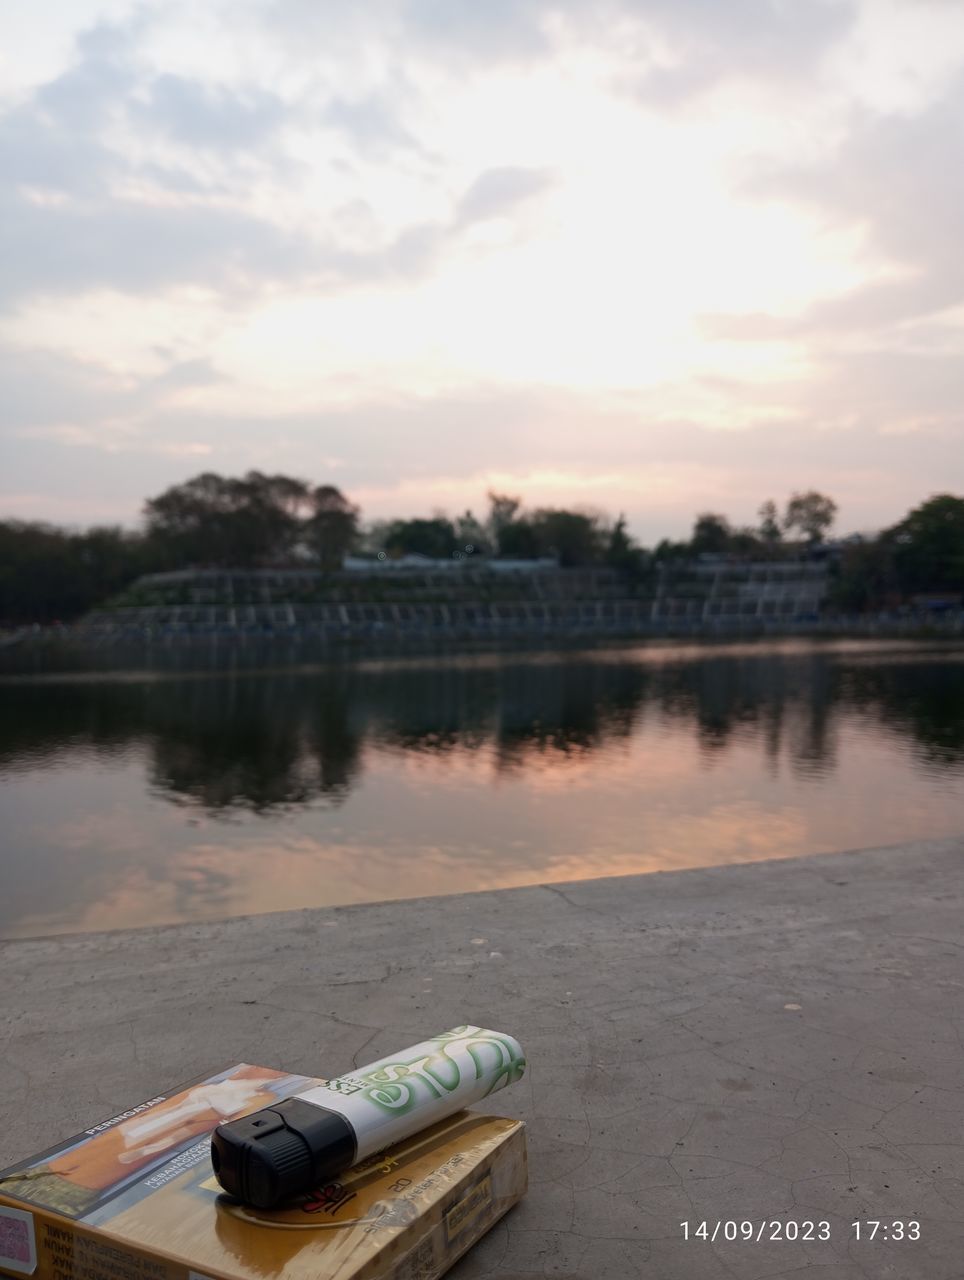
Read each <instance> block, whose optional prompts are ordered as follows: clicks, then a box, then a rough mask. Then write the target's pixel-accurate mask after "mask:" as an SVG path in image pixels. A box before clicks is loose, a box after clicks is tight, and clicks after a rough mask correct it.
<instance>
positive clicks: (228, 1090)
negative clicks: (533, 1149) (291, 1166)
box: [0, 1063, 527, 1280]
mask: <svg viewBox="0 0 964 1280" xmlns="http://www.w3.org/2000/svg"><path fill="white" fill-rule="evenodd" d="M320 1083H322V1082H321V1081H319V1080H316V1079H311V1078H309V1077H306V1076H298V1075H290V1074H287V1073H285V1072H282V1071H274V1070H271V1069H270V1068H266V1067H254V1066H249V1065H247V1064H244V1063H242V1064H239V1065H236V1066H233V1067H230V1068H228V1069H226V1070H224V1071H221V1072H219V1073H217V1074H216V1075H213V1076H210V1077H208V1078H206V1079H203V1080H197V1081H195V1082H194V1083H193V1084H191V1085H187V1086H185V1087H182V1088H180V1089H178V1090H176V1091H174V1092H173V1093H164V1094H159V1095H157V1096H156V1097H153V1098H150V1099H148V1101H146V1102H143V1103H140V1104H139V1105H138V1106H135V1107H131V1108H130V1109H129V1110H127V1111H124V1112H122V1113H121V1114H120V1115H117V1116H113V1117H111V1118H110V1119H108V1120H105V1121H104V1122H103V1123H102V1124H96V1125H94V1126H93V1127H92V1128H90V1129H87V1130H85V1132H84V1133H82V1134H79V1135H77V1136H76V1137H74V1138H71V1139H70V1140H69V1141H68V1142H64V1143H61V1144H60V1145H59V1146H57V1147H53V1148H51V1149H50V1150H49V1151H45V1152H43V1153H42V1154H40V1155H38V1156H34V1157H32V1158H30V1159H29V1160H25V1161H22V1162H21V1163H20V1164H18V1165H15V1166H13V1167H12V1168H10V1169H6V1170H4V1171H3V1172H2V1173H0V1274H2V1275H4V1276H10V1277H16V1278H17V1280H19V1278H20V1277H23V1276H36V1277H37V1280H208V1278H210V1280H271V1278H272V1277H280V1276H282V1274H283V1276H284V1280H435V1277H437V1276H441V1275H443V1274H444V1273H445V1272H446V1271H447V1270H448V1269H449V1267H451V1266H452V1264H453V1263H454V1262H455V1261H456V1260H457V1259H458V1258H460V1257H461V1256H462V1254H463V1253H465V1251H466V1250H467V1249H469V1248H470V1247H471V1246H472V1245H473V1244H474V1243H475V1241H476V1240H478V1239H479V1238H480V1237H481V1236H483V1235H484V1234H485V1232H486V1231H488V1229H489V1228H490V1227H491V1226H492V1224H493V1223H494V1222H496V1221H497V1220H498V1219H499V1218H500V1217H501V1216H502V1215H503V1214H504V1213H505V1212H506V1211H507V1210H508V1209H510V1208H511V1207H512V1205H514V1204H515V1203H516V1202H517V1201H518V1200H519V1199H520V1198H521V1197H522V1196H523V1195H524V1194H525V1191H526V1184H527V1172H526V1146H525V1126H524V1124H523V1123H522V1122H521V1121H518V1120H509V1119H505V1118H503V1117H500V1116H490V1115H480V1114H476V1113H472V1112H469V1111H460V1112H459V1113H458V1114H457V1115H454V1116H452V1117H451V1118H449V1119H448V1120H442V1121H440V1122H439V1123H437V1124H435V1125H434V1126H433V1127H431V1128H429V1129H425V1130H423V1131H422V1132H420V1133H417V1134H415V1135H414V1136H413V1137H411V1138H408V1139H405V1140H404V1141H402V1142H400V1143H398V1144H397V1145H396V1146H394V1147H390V1148H389V1149H388V1150H386V1151H384V1152H382V1153H381V1154H380V1155H378V1156H373V1157H372V1158H370V1159H369V1160H367V1161H365V1162H363V1163H362V1164H359V1165H356V1166H355V1167H354V1168H352V1169H349V1170H347V1171H346V1172H345V1173H344V1174H342V1175H340V1176H339V1178H338V1179H337V1180H333V1181H330V1182H328V1183H327V1184H326V1185H324V1186H319V1187H316V1188H314V1189H313V1190H312V1191H311V1192H310V1193H307V1194H305V1195H302V1196H299V1197H297V1198H296V1199H295V1200H293V1201H290V1202H288V1203H287V1204H286V1205H285V1206H284V1207H282V1208H278V1209H273V1210H258V1209H253V1208H251V1207H249V1206H247V1205H244V1204H241V1203H240V1202H238V1201H236V1200H234V1199H232V1198H231V1197H230V1196H227V1195H226V1194H225V1193H224V1192H223V1191H222V1189H221V1187H220V1185H219V1183H218V1182H217V1180H216V1179H215V1177H214V1171H213V1168H212V1166H211V1160H210V1135H211V1132H212V1130H213V1129H214V1128H215V1126H216V1125H218V1124H219V1123H221V1121H222V1120H227V1119H234V1118H237V1117H238V1116H242V1115H247V1114H248V1113H249V1112H251V1111H256V1110H258V1109H259V1108H261V1107H264V1106H270V1105H271V1104H272V1103H274V1102H277V1101H278V1099H280V1098H283V1097H288V1096H289V1095H291V1094H293V1093H299V1092H301V1091H302V1090H304V1089H308V1088H311V1087H312V1086H313V1085H318V1084H320Z"/></svg>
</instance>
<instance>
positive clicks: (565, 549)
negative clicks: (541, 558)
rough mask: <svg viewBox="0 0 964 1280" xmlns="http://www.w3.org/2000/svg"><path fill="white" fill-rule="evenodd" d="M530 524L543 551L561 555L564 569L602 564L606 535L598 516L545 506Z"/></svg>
mask: <svg viewBox="0 0 964 1280" xmlns="http://www.w3.org/2000/svg"><path fill="white" fill-rule="evenodd" d="M530 523H531V525H532V529H533V532H534V534H535V538H536V544H537V546H538V548H539V551H540V552H541V553H542V554H543V555H545V554H550V555H555V556H557V557H558V559H559V564H560V565H561V566H562V567H563V568H567V569H568V568H574V567H576V566H578V565H589V564H598V562H599V561H600V560H601V559H602V554H603V549H604V545H605V535H604V533H603V530H602V527H601V521H600V519H599V517H598V516H596V515H590V514H589V513H587V512H584V511H563V510H559V509H557V508H555V507H542V508H540V509H539V510H538V511H534V512H533V513H532V517H531V521H530Z"/></svg>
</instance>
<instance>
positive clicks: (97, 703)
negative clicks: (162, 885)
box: [0, 648, 964, 893]
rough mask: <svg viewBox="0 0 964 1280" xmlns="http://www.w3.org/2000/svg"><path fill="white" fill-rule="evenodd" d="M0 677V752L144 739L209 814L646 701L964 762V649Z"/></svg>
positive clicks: (721, 744)
mask: <svg viewBox="0 0 964 1280" xmlns="http://www.w3.org/2000/svg"><path fill="white" fill-rule="evenodd" d="M3 693H4V702H5V709H6V713H7V714H6V715H5V716H4V718H3V720H2V722H0V768H6V769H12V768H18V767H36V766H38V765H47V764H50V763H52V762H53V761H54V760H55V759H56V758H57V757H59V756H64V757H66V758H67V759H72V758H76V753H77V752H78V751H88V752H93V753H94V754H96V755H97V756H99V757H102V756H105V755H106V756H107V757H108V758H109V759H110V758H120V757H122V756H123V755H124V754H125V753H129V752H130V751H132V750H135V751H136V750H138V749H140V748H146V749H147V751H148V754H149V762H150V763H149V770H150V778H151V783H152V785H153V787H154V788H155V790H156V791H157V792H158V793H159V794H161V795H163V796H164V797H166V798H167V799H170V800H173V801H174V802H175V803H182V804H188V805H197V806H201V807H203V808H205V809H207V810H209V811H211V812H215V813H217V812H222V811H226V810H227V811H230V810H231V809H246V810H251V811H254V812H256V813H267V812H272V811H276V810H277V809H279V808H286V807H300V806H304V805H307V804H311V803H318V801H319V800H327V801H328V802H329V803H338V802H340V801H341V800H342V799H343V798H344V797H345V796H346V795H347V793H348V792H349V790H350V789H351V787H352V786H353V785H354V783H355V781H356V779H357V778H358V776H359V773H360V769H361V753H362V746H363V743H364V742H365V740H366V739H369V740H371V741H373V742H374V743H376V744H378V745H380V746H381V747H382V748H383V749H384V748H387V749H389V750H396V751H399V752H401V753H409V752H421V753H431V754H434V755H436V756H438V757H444V756H445V755H446V754H449V753H451V752H452V751H454V750H456V749H460V750H463V751H465V750H469V751H471V750H475V749H478V748H480V747H491V748H492V750H493V752H494V755H495V759H496V764H497V767H498V769H500V770H501V771H503V772H522V773H524V772H525V771H526V770H527V769H529V768H543V767H548V766H551V765H553V764H558V763H562V762H564V761H565V760H567V759H571V758H573V757H580V756H584V755H587V754H589V755H591V754H593V753H595V752H596V751H598V750H600V749H601V748H604V747H611V746H612V745H613V744H614V743H618V742H626V741H628V739H629V737H630V735H631V734H632V732H633V730H634V727H636V726H638V725H639V723H640V721H641V718H642V716H643V714H644V710H645V708H646V706H647V704H648V705H649V706H650V707H651V708H652V709H653V710H654V711H655V713H656V715H657V716H659V717H661V718H662V719H663V721H664V722H669V723H670V724H672V725H673V728H674V730H675V729H676V727H677V726H678V725H684V726H685V725H692V726H693V728H694V731H695V733H696V735H697V739H698V741H699V743H700V746H701V749H702V751H703V754H704V760H706V761H707V762H710V761H712V760H713V759H715V758H718V757H719V756H720V755H721V754H722V753H724V752H726V751H727V750H731V749H732V747H733V745H734V744H735V743H739V742H747V741H752V742H755V743H760V744H761V745H762V747H763V749H764V752H765V756H766V758H767V760H768V761H769V763H770V768H771V770H773V771H775V770H776V769H777V768H778V764H779V760H780V758H781V757H782V756H783V754H784V752H785V753H786V755H787V756H788V757H789V762H790V765H791V767H792V768H793V769H794V771H795V772H797V773H800V774H802V775H810V774H821V773H825V772H827V771H828V770H830V769H832V768H833V767H834V764H835V759H836V750H837V746H836V739H837V726H838V725H839V723H840V717H841V714H842V713H846V712H847V710H848V709H849V708H855V709H857V710H858V711H860V712H862V713H864V714H868V715H871V716H873V717H875V718H877V719H879V720H881V721H883V722H884V723H885V724H886V725H889V726H892V727H893V728H895V729H896V730H898V731H899V732H900V733H901V734H903V735H906V736H910V737H913V738H916V740H917V741H918V742H919V743H920V744H921V747H922V748H923V754H924V756H925V758H926V759H927V761H928V762H929V763H931V764H933V765H936V766H939V767H950V766H957V765H960V763H961V762H962V760H964V714H962V713H964V663H962V662H959V661H958V662H939V663H938V662H929V661H928V660H927V657H926V655H921V656H920V657H919V658H917V657H908V655H907V654H904V655H900V656H899V657H894V656H891V655H888V654H878V655H873V657H872V658H870V659H868V657H867V655H863V656H861V655H855V656H854V658H850V657H848V655H846V654H842V653H839V652H838V653H834V652H832V651H829V650H819V649H818V650H815V651H813V652H811V653H794V654H786V653H782V654H781V653H779V652H772V651H771V652H769V653H768V652H766V651H765V650H763V651H761V652H759V653H755V654H750V653H747V652H746V651H745V650H744V651H742V652H739V653H727V652H726V651H714V650H713V649H709V648H708V649H706V650H704V651H703V652H702V653H701V654H699V655H698V656H696V657H694V656H692V654H688V655H687V656H686V657H681V658H678V659H674V658H673V657H672V656H670V657H669V658H668V659H667V658H666V657H665V656H664V655H660V658H659V660H658V661H650V662H647V661H640V660H639V659H638V658H637V657H634V656H633V655H632V654H626V655H625V656H622V655H616V654H609V655H606V656H604V657H601V658H593V657H591V656H590V657H579V656H574V657H567V658H565V659H564V660H561V661H560V660H547V659H538V658H536V659H532V658H521V657H518V656H511V657H509V656H507V657H504V658H493V659H486V660H481V661H474V660H467V661H464V662H459V661H454V662H448V663H435V664H429V663H424V664H405V665H401V666H392V665H391V664H387V663H386V664H382V665H378V666H354V667H353V666H343V667H331V668H327V669H324V670H321V671H316V672H311V673H308V672H299V671H297V670H288V671H280V672H278V671H276V672H270V673H268V672H265V673H260V674H259V673H251V674H221V675H216V674H211V675H205V676H203V677H190V676H185V677H184V678H174V679H168V678H165V679H157V680H155V679H151V678H150V677H147V678H145V679H143V680H139V679H131V680H126V681H125V680H109V679H108V680H93V681H86V682H83V681H81V682H58V683H34V684H29V685H28V684H19V685H18V684H8V685H7V686H6V687H5V688H4V691H3ZM651 714H652V713H651ZM198 874H199V875H200V876H202V877H203V875H204V874H206V872H205V871H204V869H203V868H200V869H199V871H198ZM209 889H210V892H212V893H216V892H217V891H218V886H217V885H215V884H213V883H212V884H210V886H209Z"/></svg>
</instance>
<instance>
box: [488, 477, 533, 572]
mask: <svg viewBox="0 0 964 1280" xmlns="http://www.w3.org/2000/svg"><path fill="white" fill-rule="evenodd" d="M488 498H489V515H488V518H487V519H486V522H485V524H486V530H487V532H488V535H489V540H490V542H491V544H492V546H493V547H495V550H496V553H497V554H498V555H500V556H517V555H518V554H519V553H518V551H516V550H514V549H513V548H514V547H515V546H517V545H518V543H519V541H520V536H519V530H518V529H517V528H514V526H517V525H518V524H519V523H520V521H519V520H518V519H517V516H518V512H519V508H520V507H521V506H522V499H521V498H515V497H512V496H511V495H510V494H508V493H495V492H494V491H493V490H491V489H490V490H489V493H488ZM526 539H527V535H526V534H522V536H521V541H522V542H525V541H526Z"/></svg>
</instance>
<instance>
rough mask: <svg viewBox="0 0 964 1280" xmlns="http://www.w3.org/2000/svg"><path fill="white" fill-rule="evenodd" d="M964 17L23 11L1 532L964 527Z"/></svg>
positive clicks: (121, 2)
mask: <svg viewBox="0 0 964 1280" xmlns="http://www.w3.org/2000/svg"><path fill="white" fill-rule="evenodd" d="M962 240H964V4H962V3H961V2H960V0H725V2H723V0H364V2H363V3H349V2H348V0H342V2H341V3H331V2H330V0H205V2H204V3H203V4H200V5H199V4H197V3H186V2H185V0H163V3H128V2H126V0H34V3H32V4H31V5H29V6H27V5H22V6H12V5H7V6H4V7H3V10H0V259H2V269H0V451H2V457H0V518H9V517H18V518H25V519H46V520H53V521H56V522H59V523H70V524H77V525H87V524H91V523H104V522H111V523H124V524H128V525H133V524H134V523H135V522H136V521H137V519H138V514H139V510H140V506H141V503H142V502H143V500H144V498H145V497H147V496H150V495H152V494H156V493H158V492H160V491H161V490H162V489H163V488H165V487H167V486H168V485H170V484H173V483H176V482H178V481H181V480H184V479H187V478H188V477H190V476H192V475H195V474H196V473H198V472H199V471H202V470H215V471H220V472H223V473H226V474H239V473H242V472H244V471H247V470H249V469H251V468H257V469H259V470H263V471H269V472H275V471H283V472H287V473H289V474H294V475H301V476H304V477H305V478H307V479H309V480H311V481H313V482H315V483H326V482H327V483H332V484H336V485H338V486H339V487H340V488H341V489H342V490H343V491H344V492H345V493H346V494H347V495H348V496H349V497H351V498H352V500H354V501H355V502H357V503H358V504H359V505H360V506H361V508H362V515H363V519H365V520H372V519H381V518H385V517H388V516H392V515H415V514H428V513H429V512H430V511H431V510H432V509H434V508H445V509H447V510H448V511H449V512H450V513H452V514H454V513H456V512H460V511H462V510H464V509H465V508H466V507H471V508H473V509H474V510H475V511H476V513H477V514H480V515H481V514H483V513H484V510H485V506H486V501H485V494H486V491H487V490H488V489H490V488H496V489H499V490H503V491H508V492H511V493H516V494H520V495H522V496H523V498H524V499H525V500H526V502H527V503H528V504H529V505H530V506H535V505H566V506H590V507H593V508H601V509H603V510H605V511H607V512H609V513H611V514H613V515H615V514H616V513H618V512H619V511H625V513H626V515H627V517H628V520H629V524H630V527H631V529H632V531H633V532H634V533H635V534H636V536H637V537H639V538H640V539H641V540H642V541H643V542H644V543H647V544H652V542H654V541H655V540H656V539H658V538H660V537H662V536H664V535H665V536H680V535H682V534H684V533H685V532H686V531H687V530H688V529H689V528H690V526H691V524H692V520H693V516H694V514H695V513H696V512H698V511H702V510H715V511H722V512H724V513H726V514H728V515H729V516H730V518H731V519H732V520H733V521H734V522H736V523H751V522H755V520H756V511H757V508H758V507H759V505H760V503H761V502H762V501H763V500H764V499H766V498H769V497H773V498H775V499H776V500H777V501H778V502H779V503H781V504H782V502H783V501H784V500H785V499H786V497H787V495H788V494H789V493H790V491H791V490H793V489H801V488H819V489H821V490H824V491H825V492H828V493H830V494H831V495H833V496H834V497H835V498H836V499H837V501H838V503H839V505H840V515H839V519H838V526H837V528H838V531H839V532H841V533H847V532H851V531H854V530H872V529H876V528H880V527H881V526H883V525H886V524H889V523H893V522H895V521H896V520H897V519H899V518H900V517H901V516H902V515H903V514H904V513H905V511H906V510H907V509H908V508H909V507H910V506H913V505H916V504H917V503H919V502H921V501H923V500H924V499H925V498H927V497H928V496H930V495H931V494H933V493H936V492H948V491H950V492H958V493H961V492H962V491H964V249H962Z"/></svg>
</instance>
